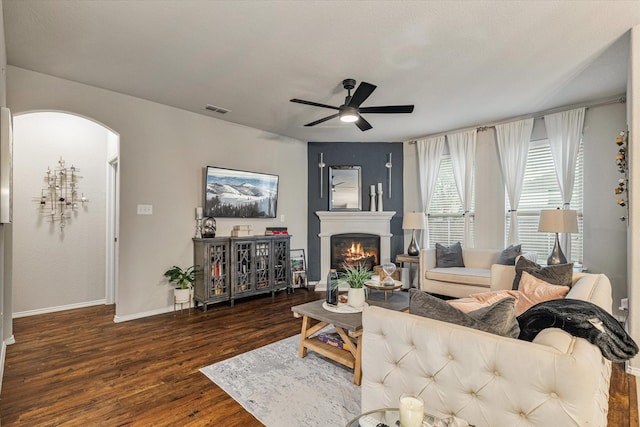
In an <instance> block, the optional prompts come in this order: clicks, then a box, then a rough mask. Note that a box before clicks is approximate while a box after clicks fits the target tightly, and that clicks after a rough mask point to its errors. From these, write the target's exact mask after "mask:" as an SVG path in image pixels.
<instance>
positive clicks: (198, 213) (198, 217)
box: [196, 208, 202, 219]
mask: <svg viewBox="0 0 640 427" xmlns="http://www.w3.org/2000/svg"><path fill="white" fill-rule="evenodd" d="M196 219H202V208H196Z"/></svg>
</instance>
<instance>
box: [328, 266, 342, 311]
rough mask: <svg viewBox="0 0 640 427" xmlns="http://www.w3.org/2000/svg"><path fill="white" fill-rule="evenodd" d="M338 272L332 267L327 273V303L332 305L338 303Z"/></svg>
mask: <svg viewBox="0 0 640 427" xmlns="http://www.w3.org/2000/svg"><path fill="white" fill-rule="evenodd" d="M338 289H339V284H338V272H337V271H336V269H334V268H332V269H331V270H329V274H328V275H327V299H326V301H327V304H328V305H331V306H337V305H338Z"/></svg>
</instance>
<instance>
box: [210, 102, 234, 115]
mask: <svg viewBox="0 0 640 427" xmlns="http://www.w3.org/2000/svg"><path fill="white" fill-rule="evenodd" d="M204 109H205V110H209V111H213V112H214V113H218V114H227V113H228V112H230V111H231V110H227V109H226V108H222V107H216V106H215V105H211V104H207V105H206V106H205V107H204Z"/></svg>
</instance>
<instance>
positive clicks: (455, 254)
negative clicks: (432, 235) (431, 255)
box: [436, 242, 464, 268]
mask: <svg viewBox="0 0 640 427" xmlns="http://www.w3.org/2000/svg"><path fill="white" fill-rule="evenodd" d="M436 267H441V268H448V267H464V260H463V259H462V246H461V245H460V242H457V243H454V244H453V245H451V246H444V245H441V244H440V243H436Z"/></svg>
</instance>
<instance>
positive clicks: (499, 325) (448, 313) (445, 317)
mask: <svg viewBox="0 0 640 427" xmlns="http://www.w3.org/2000/svg"><path fill="white" fill-rule="evenodd" d="M514 304H515V299H514V298H504V299H502V300H500V301H498V302H496V303H495V304H492V305H490V306H488V307H483V308H480V309H478V310H474V311H472V312H470V313H463V312H462V311H460V310H458V309H457V308H455V307H453V306H451V305H449V304H447V302H446V301H443V300H441V299H439V298H436V297H434V296H431V295H429V294H428V293H426V292H423V291H419V290H417V289H410V290H409V312H410V313H411V314H415V315H418V316H422V317H428V318H430V319H434V320H440V321H443V322H449V323H455V324H457V325H461V326H467V327H469V328H474V329H478V330H481V331H485V332H490V333H492V334H496V335H502V336H508V337H512V338H515V337H517V336H518V335H519V334H520V327H519V326H518V321H517V319H516V315H515V305H514Z"/></svg>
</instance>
